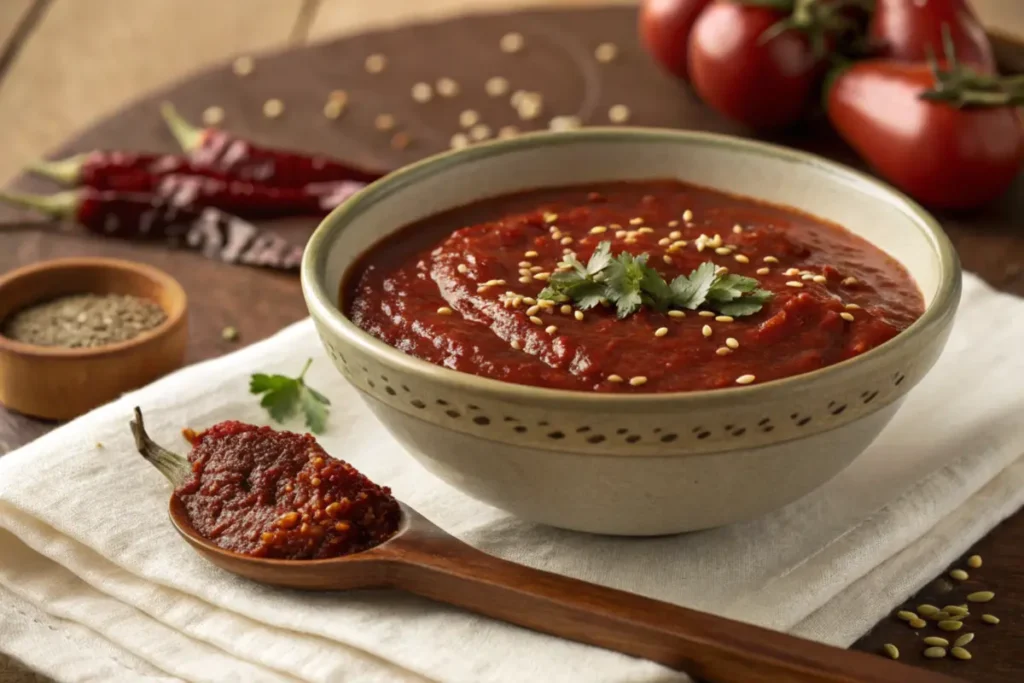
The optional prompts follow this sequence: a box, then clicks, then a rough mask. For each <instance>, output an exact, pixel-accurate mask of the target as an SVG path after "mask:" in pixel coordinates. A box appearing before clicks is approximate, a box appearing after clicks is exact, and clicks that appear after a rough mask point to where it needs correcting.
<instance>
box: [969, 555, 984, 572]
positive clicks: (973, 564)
mask: <svg viewBox="0 0 1024 683" xmlns="http://www.w3.org/2000/svg"><path fill="white" fill-rule="evenodd" d="M967 566H968V567H970V568H971V569H977V568H978V567H980V566H981V555H971V556H970V557H968V558H967Z"/></svg>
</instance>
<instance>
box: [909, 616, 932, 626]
mask: <svg viewBox="0 0 1024 683" xmlns="http://www.w3.org/2000/svg"><path fill="white" fill-rule="evenodd" d="M907 623H908V624H910V628H924V627H925V626H927V625H928V622H927V621H925V620H924V619H920V618H918V617H914V618H913V619H911V620H909V621H908V622H907Z"/></svg>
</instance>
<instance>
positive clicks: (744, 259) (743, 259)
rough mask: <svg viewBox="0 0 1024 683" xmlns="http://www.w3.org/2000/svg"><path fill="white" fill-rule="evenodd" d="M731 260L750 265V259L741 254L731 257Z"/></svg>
mask: <svg viewBox="0 0 1024 683" xmlns="http://www.w3.org/2000/svg"><path fill="white" fill-rule="evenodd" d="M733 258H734V259H736V260H737V261H739V262H740V263H750V259H749V258H747V257H746V256H744V255H743V254H736V255H735V256H733Z"/></svg>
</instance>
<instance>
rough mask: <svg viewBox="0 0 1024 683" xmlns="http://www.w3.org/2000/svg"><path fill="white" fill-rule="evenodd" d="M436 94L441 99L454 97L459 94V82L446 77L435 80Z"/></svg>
mask: <svg viewBox="0 0 1024 683" xmlns="http://www.w3.org/2000/svg"><path fill="white" fill-rule="evenodd" d="M436 85H437V94H438V95H440V96H441V97H455V96H456V95H458V94H459V90H460V88H459V82H458V81H456V80H455V79H454V78H448V77H447V76H444V77H441V78H439V79H437V84H436Z"/></svg>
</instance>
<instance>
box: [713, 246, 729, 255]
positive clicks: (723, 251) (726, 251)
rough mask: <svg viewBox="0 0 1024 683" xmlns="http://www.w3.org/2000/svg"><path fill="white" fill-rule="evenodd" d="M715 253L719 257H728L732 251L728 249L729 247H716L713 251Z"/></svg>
mask: <svg viewBox="0 0 1024 683" xmlns="http://www.w3.org/2000/svg"><path fill="white" fill-rule="evenodd" d="M715 253H716V254H718V255H719V256H728V255H729V254H731V253H732V249H730V248H729V247H718V248H717V249H715Z"/></svg>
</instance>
